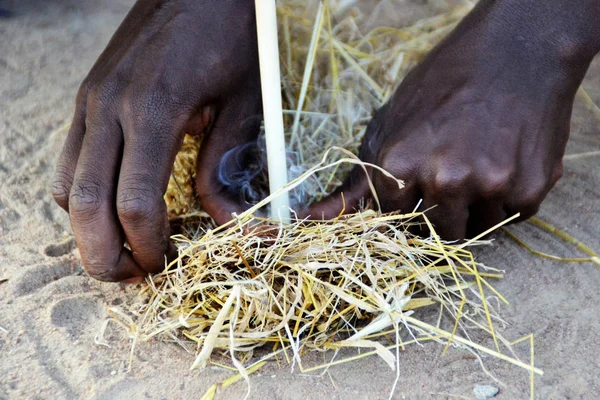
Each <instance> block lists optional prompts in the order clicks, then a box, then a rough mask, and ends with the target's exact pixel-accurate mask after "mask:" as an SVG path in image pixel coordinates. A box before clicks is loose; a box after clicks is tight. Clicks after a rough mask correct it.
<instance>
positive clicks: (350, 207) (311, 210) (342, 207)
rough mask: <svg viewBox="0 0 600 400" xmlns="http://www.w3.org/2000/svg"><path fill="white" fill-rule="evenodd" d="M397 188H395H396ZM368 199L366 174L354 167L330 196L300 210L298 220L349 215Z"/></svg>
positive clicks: (361, 169)
mask: <svg viewBox="0 0 600 400" xmlns="http://www.w3.org/2000/svg"><path fill="white" fill-rule="evenodd" d="M396 187H397V186H396ZM369 198H370V187H369V181H368V179H367V172H365V170H364V169H363V168H362V167H361V166H360V165H356V166H354V168H353V169H352V171H351V172H350V175H349V176H348V178H347V179H346V180H345V181H344V183H343V184H342V185H341V186H340V187H339V188H338V189H336V190H335V192H333V193H332V194H330V195H329V196H327V197H325V198H324V199H322V200H321V201H318V202H316V203H315V204H312V205H310V206H309V207H308V208H307V209H306V210H302V211H301V212H300V213H299V214H298V217H299V218H302V219H303V218H308V219H312V220H328V219H333V218H336V217H338V216H339V215H341V214H350V213H353V212H356V211H358V210H359V209H360V206H361V203H364V202H365V201H367V200H368V199H369Z"/></svg>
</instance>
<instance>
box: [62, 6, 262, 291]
mask: <svg viewBox="0 0 600 400" xmlns="http://www.w3.org/2000/svg"><path fill="white" fill-rule="evenodd" d="M257 52H258V50H257V44H256V33H255V16H254V4H253V2H251V1H245V0H213V1H202V2H198V1H195V0H170V1H167V0H138V2H137V3H136V4H135V5H134V7H133V8H132V10H131V12H130V13H129V14H128V16H127V17H126V19H125V20H124V22H123V23H122V24H121V26H120V27H119V29H118V30H117V32H116V33H115V35H114V37H113V38H112V40H111V41H110V43H109V44H108V46H107V48H106V49H105V50H104V52H103V53H102V55H101V56H100V58H99V59H98V61H97V62H96V64H95V65H94V67H93V68H92V70H91V71H90V73H89V75H88V77H87V78H86V79H85V81H84V83H83V84H82V86H81V88H80V90H79V93H78V95H77V100H76V111H75V116H74V118H73V124H72V127H71V130H70V132H69V135H68V138H67V140H66V143H65V145H64V149H63V152H62V154H61V156H60V159H59V162H58V166H57V172H56V180H55V182H54V186H53V194H54V197H55V199H56V201H57V202H58V204H59V205H60V206H61V207H62V208H64V209H65V210H67V211H68V212H69V216H70V219H71V224H72V227H73V231H74V233H75V238H76V240H77V244H78V246H79V249H80V252H81V258H82V261H83V264H84V266H85V268H86V270H87V272H88V273H89V274H90V275H91V276H92V277H94V278H96V279H99V280H103V281H124V280H129V281H139V280H141V279H143V278H142V277H144V276H145V275H146V274H147V273H150V272H158V271H161V270H162V269H163V268H164V265H165V254H167V255H168V256H174V255H175V254H176V251H175V248H174V246H173V244H172V243H171V242H170V240H169V236H170V232H169V223H168V219H167V212H166V206H165V202H164V200H163V195H164V192H165V190H166V187H167V184H168V180H169V176H170V173H171V169H172V166H173V162H174V159H175V156H176V154H177V152H178V150H179V148H180V146H181V143H182V140H183V137H184V134H185V133H186V132H187V133H190V134H195V135H199V134H205V137H204V139H203V144H202V149H201V151H200V155H199V161H198V191H199V193H200V195H201V201H202V202H203V207H204V208H205V209H206V210H207V211H208V212H209V213H211V215H212V216H213V217H214V218H215V219H216V220H217V221H219V222H224V221H225V220H227V219H229V218H230V216H231V214H230V212H231V211H239V208H240V207H241V206H240V205H238V204H237V203H236V200H235V199H234V198H233V197H227V196H226V195H227V192H226V191H224V190H223V189H222V188H221V187H220V184H219V182H218V179H217V172H216V171H217V168H218V165H219V162H220V159H221V156H222V155H223V154H224V153H225V152H227V151H228V150H230V149H232V148H235V147H237V146H240V145H243V144H245V143H248V142H251V141H254V140H256V137H257V135H258V131H259V127H260V120H261V97H260V77H259V70H258V54H257ZM125 243H127V245H128V246H129V248H130V249H131V251H130V250H129V249H128V248H127V247H125V246H124V245H125Z"/></svg>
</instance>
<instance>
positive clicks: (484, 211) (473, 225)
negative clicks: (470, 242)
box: [467, 200, 507, 238]
mask: <svg viewBox="0 0 600 400" xmlns="http://www.w3.org/2000/svg"><path fill="white" fill-rule="evenodd" d="M506 217H507V215H506V211H504V207H503V202H502V201H501V200H490V201H480V202H477V203H475V204H473V205H471V206H470V207H469V221H468V223H467V237H468V238H472V237H475V236H477V235H479V234H480V233H483V232H485V231H487V230H488V229H490V228H493V227H494V226H496V225H498V224H499V223H501V222H502V221H504V220H505V219H506Z"/></svg>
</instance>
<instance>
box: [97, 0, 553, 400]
mask: <svg viewBox="0 0 600 400" xmlns="http://www.w3.org/2000/svg"><path fill="white" fill-rule="evenodd" d="M345 3H347V2H345ZM470 7H471V6H470V5H469V4H467V5H464V6H461V7H459V8H457V9H455V10H453V11H451V12H448V13H446V14H442V15H439V16H436V17H433V18H429V19H425V20H421V21H418V22H416V23H415V24H413V25H411V26H408V27H405V28H402V29H393V28H377V29H374V30H372V31H370V32H368V33H366V34H364V33H362V31H361V29H360V28H359V26H360V24H361V21H364V20H365V19H366V16H364V15H362V14H361V13H360V12H359V11H358V9H356V8H352V7H345V8H346V11H345V12H344V13H343V14H342V13H341V11H340V12H338V13H337V14H336V12H335V11H334V10H333V9H332V7H329V6H328V5H327V4H324V5H323V6H321V7H316V5H315V7H311V6H307V2H306V1H300V0H288V1H285V2H284V3H283V5H281V6H280V7H279V9H278V12H279V21H280V32H281V37H282V40H281V43H280V48H281V50H282V55H281V62H282V68H281V69H282V73H283V76H284V78H283V96H284V107H285V111H284V118H285V126H286V127H287V128H289V129H288V131H287V140H288V143H290V148H291V151H292V152H293V154H294V155H295V157H294V158H295V160H296V164H297V165H296V166H295V168H296V171H297V174H296V175H299V176H298V177H297V178H296V179H293V180H292V181H291V182H290V184H288V186H287V187H286V188H285V189H282V190H298V188H302V191H303V192H305V193H306V194H307V197H308V198H310V199H311V200H315V199H319V198H321V197H323V196H325V195H326V194H328V193H330V192H331V191H333V190H334V189H335V188H336V187H337V186H339V184H340V183H341V181H342V179H343V177H344V175H345V174H346V173H347V172H348V170H349V168H350V166H351V165H352V164H356V163H358V161H357V160H356V159H355V158H353V157H351V156H349V155H348V152H345V151H338V150H335V149H334V150H331V151H328V152H326V153H325V154H324V152H323V149H328V148H331V147H332V146H339V147H341V148H344V149H347V150H349V151H351V152H356V151H357V149H358V146H359V144H360V142H361V140H362V136H363V134H364V131H365V124H366V122H367V121H368V120H369V118H370V117H371V114H372V112H373V111H374V110H375V109H377V108H378V107H379V106H381V105H382V104H383V103H384V102H385V101H386V100H387V99H388V98H389V97H390V96H391V94H392V93H393V90H394V88H395V86H396V85H397V83H398V82H399V80H401V79H402V78H403V77H404V76H405V75H406V74H407V73H408V71H409V70H410V69H411V68H413V67H414V66H415V65H416V64H417V63H418V62H419V61H420V60H421V59H422V58H423V56H424V55H425V54H426V53H427V52H428V51H429V50H430V49H431V48H432V47H433V46H434V45H435V44H436V43H437V42H438V41H439V40H441V39H442V38H443V37H444V36H445V35H446V34H447V33H448V32H450V31H451V30H452V29H453V27H454V26H455V25H456V24H457V23H458V22H459V21H460V19H461V18H462V17H463V16H464V15H465V14H466V13H467V12H468V11H469V9H470ZM317 9H318V11H317ZM315 13H316V15H315ZM199 146H200V143H198V142H195V141H194V140H193V139H192V138H187V139H186V142H185V145H184V148H183V149H182V152H181V153H180V155H179V156H178V160H177V162H176V164H175V168H174V173H173V177H172V179H171V182H170V184H169V190H168V193H167V196H166V200H167V203H168V206H169V212H170V215H171V216H172V217H173V218H180V219H181V220H182V221H184V223H185V224H184V225H185V227H186V229H187V231H186V232H187V233H186V234H185V235H179V236H176V237H174V240H175V241H176V243H177V244H178V247H179V252H180V253H179V258H178V259H177V260H176V261H175V262H172V263H171V264H169V265H168V266H167V268H166V269H165V271H164V272H162V273H160V274H158V275H155V276H152V277H149V278H148V285H147V286H146V287H144V288H143V290H142V301H141V302H140V303H139V304H136V305H135V306H132V307H131V308H130V309H129V310H128V311H127V312H125V311H122V310H120V309H111V310H110V313H111V315H112V318H113V320H116V321H118V322H119V323H121V324H122V325H125V326H126V327H127V328H128V331H129V333H130V335H131V338H132V339H133V341H134V345H135V343H137V342H140V341H147V340H149V339H152V338H155V337H160V338H162V339H166V340H173V341H175V342H177V343H179V344H181V345H182V346H183V347H184V348H186V349H188V350H189V351H190V352H192V353H194V354H195V359H194V361H193V363H191V364H192V367H193V368H196V367H204V366H206V365H208V364H209V363H213V364H215V365H221V364H219V363H218V361H219V360H222V359H225V360H228V361H229V364H230V368H233V369H234V370H235V371H237V372H238V375H235V376H234V377H232V378H230V379H229V380H227V381H225V382H222V383H221V384H220V385H215V386H213V387H211V389H210V390H209V392H208V393H207V395H206V396H205V398H212V397H213V396H214V395H215V394H216V392H217V389H218V387H219V386H220V387H224V386H228V385H230V384H231V383H233V382H235V381H237V380H239V379H241V378H244V379H245V380H246V381H248V382H249V377H248V375H249V374H250V373H252V372H254V371H256V370H257V369H259V368H260V367H262V366H263V365H264V364H265V362H266V361H268V360H274V359H277V360H287V362H288V363H289V364H291V365H292V367H293V368H298V369H299V370H300V371H302V372H304V373H309V372H314V371H321V372H322V371H326V370H327V369H328V368H329V367H330V366H332V365H337V364H340V363H344V362H350V361H354V360H357V359H359V358H362V357H366V356H369V355H377V356H379V357H380V358H381V359H382V360H383V361H384V362H385V363H387V364H388V365H389V366H390V368H392V369H394V370H395V371H396V373H397V374H398V375H397V377H398V376H399V373H400V370H399V362H400V357H399V351H400V350H401V349H403V348H404V347H405V346H408V345H410V344H418V343H423V342H427V341H435V342H439V343H441V344H443V346H444V351H445V350H446V349H447V348H448V347H449V346H452V347H457V348H461V349H465V350H466V351H469V352H471V353H472V354H473V355H475V356H476V357H477V358H478V359H479V360H480V361H481V362H482V364H481V365H482V367H483V365H484V364H483V359H484V358H485V357H486V356H492V357H495V358H498V359H501V360H504V361H506V362H508V363H511V364H514V365H517V366H519V367H521V368H523V369H525V370H527V371H529V373H530V379H531V386H532V396H533V376H534V375H533V374H534V373H537V374H541V373H542V371H540V370H539V369H537V368H536V367H535V366H534V358H533V336H531V335H529V336H526V337H525V338H523V339H519V340H518V341H517V342H513V343H511V342H510V341H509V340H507V339H505V338H504V337H503V336H502V335H501V334H500V333H499V330H498V329H497V326H498V325H500V326H502V325H503V321H502V320H501V319H500V318H499V317H498V316H497V312H496V309H497V307H498V305H499V304H500V303H501V302H504V303H506V300H505V299H504V297H502V295H501V294H500V293H498V292H497V291H496V290H495V289H494V287H493V285H492V283H491V282H490V281H492V280H495V279H499V278H502V273H501V272H500V271H498V270H494V269H491V268H487V267H485V266H484V265H482V264H480V263H478V262H476V261H475V260H474V258H473V255H472V253H471V252H470V251H468V250H467V248H468V247H469V246H473V245H478V244H482V243H485V242H482V241H478V239H481V237H480V238H476V239H475V240H472V241H469V242H467V243H464V244H461V245H457V244H453V243H447V242H443V241H442V240H440V238H439V237H438V236H437V235H435V233H432V234H431V236H429V237H427V238H420V237H415V236H413V235H411V234H410V233H408V228H409V227H410V226H411V225H412V224H416V223H426V224H427V225H429V227H430V228H431V230H432V232H434V230H433V227H432V226H431V224H430V223H429V222H428V220H427V218H426V216H425V215H423V214H421V213H406V214H402V215H400V214H389V215H382V214H380V213H378V212H376V211H372V210H365V211H363V212H361V213H357V214H354V215H350V216H347V217H339V218H337V219H335V220H333V221H329V222H307V221H299V222H295V223H290V224H274V223H271V222H270V221H267V220H264V219H261V218H259V217H256V216H255V212H257V211H258V210H259V209H261V208H262V207H264V206H266V205H267V204H268V203H269V202H270V201H271V199H272V198H274V196H277V195H278V194H281V192H276V193H274V194H273V195H272V196H270V197H267V198H266V199H265V200H263V201H261V202H259V203H257V204H255V205H253V207H251V208H250V209H249V210H248V211H247V212H245V213H243V214H241V215H239V216H237V218H236V219H235V220H234V221H232V222H231V223H229V224H227V225H224V226H221V227H215V226H213V225H211V224H210V222H209V221H208V220H207V219H202V220H201V221H202V222H200V223H199V222H198V221H199V219H198V218H193V217H198V216H200V217H202V216H205V214H203V213H202V211H201V209H200V208H199V206H198V204H197V202H196V200H195V197H194V189H193V180H194V172H193V171H194V168H195V156H196V153H197V150H198V148H199ZM398 186H399V190H400V188H401V187H402V183H401V182H400V181H398ZM418 221H421V222H418ZM423 221H424V222H423ZM434 311H435V312H434ZM432 315H435V317H433V318H432ZM107 324H108V321H107ZM107 324H106V325H107ZM106 325H105V327H106ZM486 337H487V341H486ZM472 339H473V340H472ZM525 339H526V340H528V341H529V343H530V345H531V354H530V359H529V360H527V361H523V360H521V359H520V358H519V357H518V356H517V355H516V353H515V352H513V349H512V348H513V345H514V344H516V343H518V342H520V341H523V340H525ZM386 340H388V341H389V340H391V342H388V343H386ZM98 341H99V342H100V343H103V334H101V335H100V336H99V337H98ZM481 343H487V344H488V345H489V346H486V345H482V344H481ZM348 348H351V349H360V350H361V352H360V353H359V354H358V355H356V356H351V357H348V358H338V357H339V352H340V350H342V349H348ZM313 350H316V351H325V350H328V351H330V352H329V353H327V354H329V355H330V356H331V361H330V362H328V363H326V364H323V365H311V366H309V365H305V363H304V362H303V355H304V354H306V353H307V352H308V351H313ZM132 352H133V348H132ZM394 387H395V384H394ZM394 387H392V389H391V393H393V390H394Z"/></svg>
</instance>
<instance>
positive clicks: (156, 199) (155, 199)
mask: <svg viewBox="0 0 600 400" xmlns="http://www.w3.org/2000/svg"><path fill="white" fill-rule="evenodd" d="M162 201H163V200H162V195H160V194H158V193H157V191H156V190H155V189H153V188H152V187H151V186H150V185H147V184H143V183H139V182H137V183H135V184H130V185H127V187H126V188H125V189H123V190H121V191H119V194H118V195H117V213H118V214H119V219H120V220H121V221H122V222H124V223H129V224H138V223H140V222H142V221H146V220H148V219H150V217H152V216H154V215H156V214H157V213H158V211H159V207H160V204H161V202H162Z"/></svg>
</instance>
